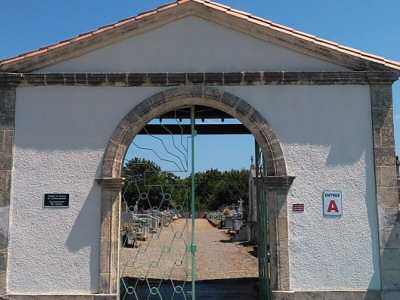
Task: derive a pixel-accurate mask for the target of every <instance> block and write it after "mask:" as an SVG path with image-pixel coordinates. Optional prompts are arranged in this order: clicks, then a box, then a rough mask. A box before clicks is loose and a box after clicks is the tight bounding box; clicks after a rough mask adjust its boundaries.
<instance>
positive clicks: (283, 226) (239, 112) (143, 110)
mask: <svg viewBox="0 0 400 300" xmlns="http://www.w3.org/2000/svg"><path fill="white" fill-rule="evenodd" d="M190 105H203V106H208V107H212V108H215V109H219V110H221V111H223V112H225V113H228V114H230V115H231V116H233V117H235V118H236V119H238V120H239V121H240V122H242V123H243V125H244V126H245V127H247V129H248V130H249V131H250V132H251V133H252V134H253V135H254V137H255V139H256V141H257V143H258V144H259V146H260V148H261V150H262V153H263V156H264V160H265V163H266V171H267V176H266V177H265V178H263V183H264V185H265V186H266V188H267V191H268V192H267V193H268V203H269V206H270V211H271V214H270V218H269V221H270V227H269V229H270V231H271V233H272V235H271V239H272V240H271V245H270V251H271V266H272V274H271V286H272V289H273V290H281V291H287V290H289V289H290V284H289V257H288V226H287V190H288V188H289V187H290V184H291V183H292V181H293V179H294V177H291V176H288V174H287V170H286V163H285V158H284V155H283V152H282V148H281V145H280V143H279V140H278V139H277V137H276V135H275V134H274V132H273V130H272V128H271V127H270V125H269V124H268V122H267V121H266V120H265V119H264V118H263V117H262V116H261V115H260V114H259V113H258V112H257V111H256V110H255V109H254V108H253V107H252V106H251V105H249V104H248V103H246V102H245V101H244V100H242V99H240V98H239V97H236V96H234V95H232V94H230V93H228V92H224V91H222V90H220V89H217V88H214V87H209V86H182V87H175V88H171V89H166V90H164V91H161V92H159V93H157V94H155V95H153V96H151V97H149V98H147V99H146V100H144V101H143V102H141V103H140V104H139V105H137V106H136V107H135V108H133V109H132V110H131V111H130V112H129V113H128V114H127V115H126V116H125V117H124V118H123V119H122V120H121V122H120V123H119V125H118V127H117V128H116V129H115V131H114V133H113V135H112V137H111V139H110V141H109V143H108V145H107V148H106V151H105V154H104V157H103V164H102V177H101V178H99V179H97V182H98V184H99V185H100V186H101V187H102V207H101V237H100V274H99V293H103V294H116V293H117V290H118V255H119V253H118V243H119V241H118V239H119V232H118V231H119V218H120V191H121V188H122V186H123V178H121V170H122V166H123V161H124V157H125V154H126V152H127V150H128V148H129V145H130V144H131V142H132V140H133V139H134V138H135V136H136V135H137V134H138V133H139V132H140V130H141V129H142V128H143V127H144V126H145V125H146V124H147V123H148V122H149V121H150V120H152V119H153V118H156V117H158V116H160V115H162V114H163V113H166V112H168V111H171V110H174V109H177V108H179V107H182V106H190Z"/></svg>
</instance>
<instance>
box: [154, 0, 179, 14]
mask: <svg viewBox="0 0 400 300" xmlns="http://www.w3.org/2000/svg"><path fill="white" fill-rule="evenodd" d="M175 6H178V3H177V2H174V3H170V4H165V5H162V6H159V7H158V8H157V12H160V11H163V10H167V9H171V8H173V7H175Z"/></svg>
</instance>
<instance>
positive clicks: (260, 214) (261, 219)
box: [255, 142, 272, 300]
mask: <svg viewBox="0 0 400 300" xmlns="http://www.w3.org/2000/svg"><path fill="white" fill-rule="evenodd" d="M255 148H256V153H255V158H256V159H255V163H256V179H257V180H256V185H257V186H256V188H257V192H256V193H257V257H258V269H259V271H258V273H259V279H258V285H259V290H260V300H270V299H272V292H271V286H270V274H271V265H270V247H269V234H268V230H269V222H268V220H269V219H268V202H267V190H266V189H265V187H264V185H263V183H262V178H263V177H264V176H266V175H267V173H266V168H265V161H264V159H263V155H262V152H261V148H260V147H259V145H258V143H257V142H256V146H255Z"/></svg>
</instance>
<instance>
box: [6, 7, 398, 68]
mask: <svg viewBox="0 0 400 300" xmlns="http://www.w3.org/2000/svg"><path fill="white" fill-rule="evenodd" d="M187 5H193V6H192V7H191V8H190V9H189V10H187V11H185V13H186V14H187V15H190V14H193V15H198V16H200V17H204V15H203V12H204V13H205V14H210V15H213V14H220V13H223V14H224V15H226V17H227V18H233V19H236V20H235V21H236V22H237V23H240V22H241V21H242V22H243V21H245V22H247V23H248V24H247V26H248V25H253V26H254V27H258V26H261V27H263V28H265V33H266V36H267V37H268V40H270V41H271V42H272V43H274V42H276V41H279V43H280V44H281V45H283V46H285V47H288V48H291V49H293V50H295V51H299V52H303V53H305V54H308V55H310V56H316V57H318V58H321V59H325V60H327V61H330V62H333V63H336V64H339V65H342V66H345V67H348V68H350V69H353V70H357V71H366V70H380V71H396V72H398V71H400V62H396V61H393V60H388V59H385V58H383V57H380V56H376V55H373V54H369V53H365V52H362V51H360V50H357V49H353V48H350V47H346V46H342V45H339V44H337V43H334V42H331V41H328V40H324V39H321V38H318V37H316V36H313V35H310V34H307V33H304V32H300V31H297V30H294V29H293V28H290V27H286V26H283V25H279V24H277V23H273V22H271V21H269V20H265V19H262V18H259V17H256V16H253V15H251V14H249V13H247V12H243V11H239V10H236V9H233V8H231V7H229V6H225V5H222V4H219V3H216V2H212V1H208V0H179V1H176V2H173V3H169V4H166V5H163V6H160V7H158V8H156V9H154V10H150V11H147V12H143V13H140V14H138V15H137V16H134V17H131V18H127V19H124V20H120V21H118V22H116V23H114V24H110V25H106V26H103V27H100V28H98V29H96V30H93V31H89V32H86V33H83V34H80V35H79V36H76V37H73V38H71V39H68V40H64V41H61V42H59V43H57V44H54V45H50V46H45V47H42V48H40V49H38V50H35V51H31V52H27V53H24V54H21V55H18V56H16V57H11V58H8V59H4V60H1V61H0V71H7V72H30V71H34V70H37V69H40V68H42V67H43V66H44V65H51V64H53V63H57V62H59V61H62V60H65V59H69V58H71V57H74V56H73V54H72V55H71V53H69V52H73V51H75V50H76V48H74V46H75V45H79V44H81V45H82V44H83V43H84V42H86V41H87V40H91V41H90V43H91V45H92V44H95V43H96V38H98V37H101V36H102V35H105V34H106V35H107V36H108V37H110V36H112V32H113V31H116V30H118V29H119V28H125V27H128V30H126V31H124V32H127V31H129V26H131V27H132V30H135V29H137V27H138V26H136V27H134V26H132V25H134V24H135V23H137V22H140V21H141V20H146V19H149V20H150V19H151V18H153V17H157V18H162V16H161V15H162V14H163V13H164V12H169V11H173V10H177V9H180V8H183V7H185V6H187ZM202 9H203V10H202ZM176 15H179V14H176ZM211 21H215V22H216V23H221V21H220V20H219V18H212V20H211ZM148 23H150V22H148ZM230 24H232V22H230ZM245 27H246V25H244V26H242V31H245V29H243V28H245ZM116 34H117V33H116ZM118 34H120V33H118ZM274 36H277V37H278V38H277V39H276V40H275V39H274ZM103 42H104V41H103ZM83 47H84V46H83ZM83 47H81V48H83ZM89 51H90V50H88V51H87V52H89ZM61 52H62V53H61ZM65 53H69V56H68V55H65ZM54 57H56V59H55V58H54Z"/></svg>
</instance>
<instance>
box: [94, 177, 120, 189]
mask: <svg viewBox="0 0 400 300" xmlns="http://www.w3.org/2000/svg"><path fill="white" fill-rule="evenodd" d="M124 181H125V178H122V177H103V178H98V179H96V182H97V184H98V185H99V186H101V187H102V188H103V189H108V190H121V189H122V187H123V186H124Z"/></svg>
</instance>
